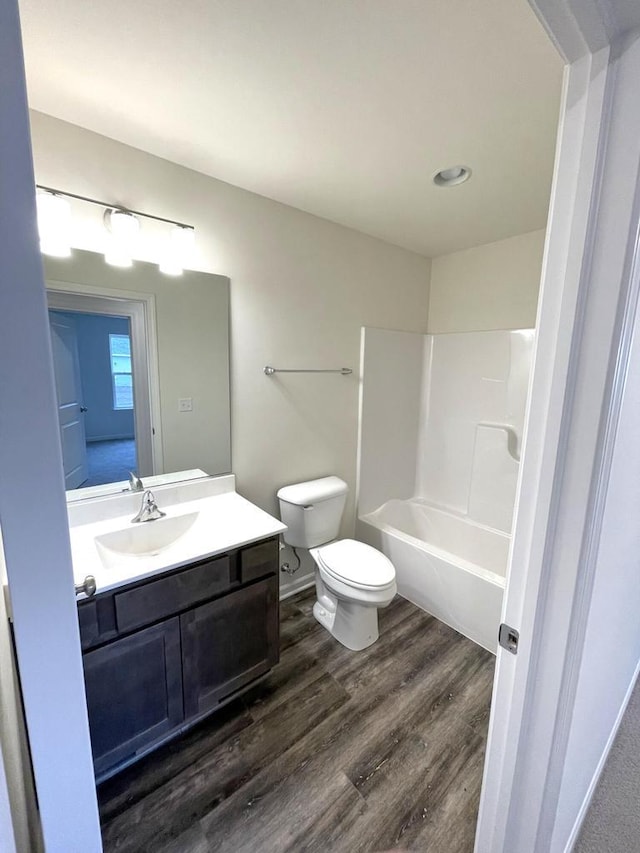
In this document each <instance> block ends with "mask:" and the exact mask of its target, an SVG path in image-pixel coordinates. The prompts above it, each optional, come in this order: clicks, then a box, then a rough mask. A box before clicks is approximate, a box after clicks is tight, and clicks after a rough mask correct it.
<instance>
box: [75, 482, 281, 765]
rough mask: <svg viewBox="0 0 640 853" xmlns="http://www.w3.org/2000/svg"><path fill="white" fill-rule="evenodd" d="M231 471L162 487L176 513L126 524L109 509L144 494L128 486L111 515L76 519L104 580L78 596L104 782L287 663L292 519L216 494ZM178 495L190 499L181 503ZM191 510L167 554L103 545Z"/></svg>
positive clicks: (165, 503)
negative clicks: (285, 590) (287, 555)
mask: <svg viewBox="0 0 640 853" xmlns="http://www.w3.org/2000/svg"><path fill="white" fill-rule="evenodd" d="M220 481H233V477H225V478H208V480H207V481H200V482H199V483H196V484H194V485H192V486H191V487H189V486H188V485H185V484H183V485H182V486H180V487H178V491H179V494H178V495H176V490H175V489H173V491H172V489H171V487H169V488H168V489H167V490H166V491H164V492H163V491H162V489H156V490H154V492H155V497H156V499H157V500H158V504H159V505H161V506H162V507H163V508H164V509H165V511H166V512H167V518H166V519H161V520H160V521H158V522H155V521H154V522H147V523H145V524H142V525H139V524H138V525H133V526H132V527H126V526H125V527H123V525H131V517H130V516H129V515H128V514H127V515H125V516H124V517H121V516H116V517H111V518H104V517H103V516H104V513H105V512H108V511H109V510H111V514H112V513H113V512H118V511H120V510H121V509H122V502H123V500H126V501H127V502H128V506H130V507H131V506H134V505H135V503H139V500H140V496H139V495H128V496H123V497H118V498H115V499H114V500H115V501H116V502H117V501H120V505H119V506H118V507H117V508H114V507H113V506H112V505H110V504H109V502H108V501H107V500H105V501H103V502H101V509H102V513H101V514H100V517H99V520H97V521H94V520H87V519H86V518H80V520H81V521H85V522H86V523H84V524H78V525H75V526H74V525H73V524H72V526H71V543H72V553H73V556H74V571H75V574H76V579H77V580H78V579H79V577H80V575H81V574H84V572H85V571H86V568H87V566H89V568H91V569H92V570H93V571H95V577H96V584H97V592H96V594H95V595H93V596H91V597H84V598H83V599H82V600H80V601H79V602H78V619H79V626H80V639H81V645H82V652H83V665H84V674H85V685H86V695H87V708H88V713H89V726H90V730H91V743H92V751H93V759H94V769H95V774H96V778H97V780H98V781H101V780H103V779H105V778H107V777H108V776H111V775H112V774H113V773H115V772H116V771H117V770H119V769H121V768H122V767H124V766H126V765H128V764H130V763H132V761H134V760H136V759H137V758H139V757H141V756H142V755H144V754H146V753H147V752H149V751H151V750H152V749H154V748H155V747H156V746H158V745H160V744H161V743H164V742H165V741H167V740H168V739H170V738H171V737H173V736H175V735H176V734H178V733H180V732H181V731H183V730H185V729H186V728H188V727H189V726H191V725H193V723H194V722H196V721H198V720H200V719H202V718H203V717H205V716H206V715H208V714H210V713H211V712H212V711H215V710H216V709H218V708H220V707H222V706H223V705H224V704H226V703H227V702H229V701H231V700H232V699H233V698H234V697H235V696H237V695H238V693H239V692H241V691H243V690H245V689H246V688H247V687H248V686H249V685H250V684H252V683H253V682H254V681H255V680H256V679H258V678H260V677H261V676H263V675H264V674H265V673H267V672H268V671H269V669H270V668H271V667H272V666H273V665H274V664H275V663H277V661H278V642H279V630H278V625H279V607H278V554H279V540H278V535H277V534H278V533H279V532H280V531H281V530H282V529H284V525H282V524H281V523H280V522H279V521H278V520H277V519H275V518H273V517H272V516H270V515H268V514H267V513H264V512H263V511H262V510H260V509H259V508H258V507H256V506H254V505H253V504H251V503H249V502H248V501H246V500H244V499H243V498H242V497H240V496H239V495H237V494H236V493H235V491H227V492H223V493H220V494H211V495H208V494H206V491H207V487H208V488H209V489H210V490H211V489H213V490H214V491H215V489H216V487H219V485H220ZM227 485H228V482H227ZM203 493H204V496H203ZM176 496H178V497H180V496H181V497H182V498H183V500H182V501H181V502H177V503H173V504H171V503H170V501H171V500H172V499H175V498H176ZM185 497H186V498H187V500H184V498H185ZM189 498H191V499H189ZM112 504H113V501H112ZM82 512H84V513H85V514H86V513H87V507H86V505H85V507H84V509H83V510H82ZM98 514H99V512H98V510H94V515H95V516H98ZM187 516H188V517H192V516H195V517H196V519H197V520H196V521H195V522H194V523H192V525H191V527H190V529H189V530H188V532H186V533H183V534H182V535H181V536H180V537H179V538H178V539H177V540H176V541H175V542H173V543H172V544H171V545H169V546H167V547H164V548H162V549H159V551H158V553H152V554H151V553H141V552H136V553H132V554H122V555H121V556H120V557H119V558H118V556H117V554H116V555H114V554H113V553H112V554H111V555H110V557H109V558H107V557H106V555H105V553H104V547H103V546H101V545H100V542H104V541H105V540H106V541H109V542H110V541H111V540H109V539H108V538H107V537H108V536H113V535H116V536H117V535H121V534H119V531H124V532H126V533H127V534H129V532H131V535H132V536H133V539H132V541H133V542H134V545H135V543H136V541H137V539H136V537H140V536H148V535H151V534H153V531H154V530H159V531H162V524H163V522H166V521H168V522H169V523H170V524H171V523H172V519H178V520H179V519H181V518H185V517H187ZM70 517H71V512H70ZM154 525H156V526H155V527H154ZM109 528H111V532H107V533H104V532H103V531H104V530H105V529H109ZM155 535H158V534H155ZM247 540H249V541H247ZM115 541H118V542H119V541H120V540H118V539H116V540H115ZM91 544H93V548H91V547H90V546H91ZM122 547H124V546H122ZM132 547H133V546H132ZM202 549H205V551H206V553H203V552H202ZM198 551H200V552H201V553H198ZM110 561H111V562H110Z"/></svg>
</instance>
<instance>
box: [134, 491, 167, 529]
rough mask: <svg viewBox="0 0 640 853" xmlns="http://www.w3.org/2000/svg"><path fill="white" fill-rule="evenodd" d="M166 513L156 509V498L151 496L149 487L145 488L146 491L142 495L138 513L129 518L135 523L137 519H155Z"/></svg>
mask: <svg viewBox="0 0 640 853" xmlns="http://www.w3.org/2000/svg"><path fill="white" fill-rule="evenodd" d="M166 514H167V513H166V512H162V510H160V509H158V504H157V503H156V499H155V498H154V496H153V492H152V491H151V489H147V491H146V492H145V493H144V495H143V496H142V505H141V507H140V511H139V512H138V514H137V515H136V516H135V517H134V518H132V519H131V523H132V524H135V523H136V522H138V521H157V520H158V519H159V518H162V517H163V516H165V515H166Z"/></svg>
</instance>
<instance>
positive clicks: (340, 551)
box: [278, 477, 396, 651]
mask: <svg viewBox="0 0 640 853" xmlns="http://www.w3.org/2000/svg"><path fill="white" fill-rule="evenodd" d="M346 498H347V484H346V483H345V482H344V480H341V479H340V478H339V477H321V478H320V479H318V480H309V481H308V482H305V483H294V484H293V485H291V486H283V488H281V489H280V490H279V491H278V501H279V504H280V517H281V518H282V520H283V522H284V523H285V524H286V525H287V530H286V531H285V533H284V534H283V537H284V541H285V542H286V543H287V544H288V545H291V546H292V547H293V548H308V549H309V553H310V554H311V556H312V557H313V559H314V561H315V564H316V567H315V577H316V593H317V598H318V600H317V601H316V603H315V604H314V606H313V615H314V616H315V618H316V619H317V620H318V622H319V623H320V624H321V625H323V626H324V627H325V628H326V629H327V631H329V632H330V633H331V634H332V635H333V636H334V637H335V638H336V640H338V641H339V642H341V643H342V645H343V646H346V647H347V648H348V649H351V650H352V651H361V650H362V649H366V648H367V646H370V645H371V644H372V643H375V641H376V640H377V639H378V608H379V607H386V606H387V605H388V604H389V603H390V602H391V599H392V598H393V597H394V595H395V594H396V572H395V569H394V568H393V563H392V562H391V561H390V560H389V559H388V558H387V557H385V555H384V554H382V553H381V552H380V551H377V550H376V549H375V548H372V547H371V546H370V545H365V544H364V542H356V541H355V540H354V539H340V540H337V539H336V537H337V535H338V529H339V527H340V519H341V518H342V512H343V509H344V505H345V501H346Z"/></svg>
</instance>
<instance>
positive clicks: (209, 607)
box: [180, 578, 278, 717]
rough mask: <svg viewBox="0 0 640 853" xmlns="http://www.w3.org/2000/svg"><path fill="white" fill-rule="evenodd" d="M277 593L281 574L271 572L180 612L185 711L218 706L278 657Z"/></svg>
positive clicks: (189, 713)
mask: <svg viewBox="0 0 640 853" xmlns="http://www.w3.org/2000/svg"><path fill="white" fill-rule="evenodd" d="M277 598H278V580H277V578H267V579H266V580H262V581H258V582H257V583H253V584H250V585H249V586H247V587H246V588H245V589H244V590H243V593H242V594H241V595H225V596H223V597H222V598H218V599H216V600H215V601H210V602H208V603H207V604H203V605H201V606H200V607H195V608H194V609H193V610H190V611H189V612H188V613H185V614H183V615H182V616H181V617H180V629H181V633H182V651H183V658H184V671H183V678H184V681H183V685H184V710H185V715H186V716H188V717H192V716H198V715H200V714H202V713H204V712H205V711H209V710H211V709H212V708H215V707H216V706H217V705H219V703H220V701H221V700H222V699H224V698H225V697H226V696H229V695H230V694H231V693H235V692H236V691H237V690H239V689H240V688H241V687H244V685H245V684H248V683H249V682H250V681H253V680H254V679H256V678H258V677H259V676H261V675H264V673H265V672H268V670H270V669H271V667H272V666H273V665H274V664H275V663H277V661H278V604H277ZM249 626H251V629H249Z"/></svg>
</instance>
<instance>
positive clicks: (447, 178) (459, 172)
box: [433, 166, 471, 187]
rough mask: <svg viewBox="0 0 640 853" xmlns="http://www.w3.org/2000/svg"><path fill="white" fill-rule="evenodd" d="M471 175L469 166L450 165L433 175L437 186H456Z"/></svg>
mask: <svg viewBox="0 0 640 853" xmlns="http://www.w3.org/2000/svg"><path fill="white" fill-rule="evenodd" d="M470 177H471V169H470V168H469V167H468V166H449V168H448V169H441V170H440V171H439V172H436V174H435V175H434V176H433V183H434V184H435V185H436V186H437V187H455V186H457V184H463V183H464V182H465V181H468V180H469V178H470Z"/></svg>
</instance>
